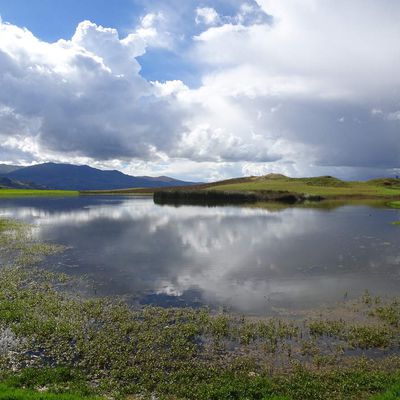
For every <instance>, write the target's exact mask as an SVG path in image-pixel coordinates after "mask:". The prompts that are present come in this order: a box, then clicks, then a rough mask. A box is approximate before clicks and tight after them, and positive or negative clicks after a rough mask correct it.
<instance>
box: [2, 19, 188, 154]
mask: <svg viewBox="0 0 400 400" xmlns="http://www.w3.org/2000/svg"><path fill="white" fill-rule="evenodd" d="M147 24H148V23H146V26H147ZM142 29H144V28H143V27H141V28H140V29H139V31H137V32H134V33H132V34H130V35H128V36H127V37H125V38H124V39H120V38H119V35H118V32H117V31H116V30H115V29H110V28H103V27H101V26H98V25H96V24H94V23H92V22H89V21H84V22H82V23H80V24H79V26H78V27H77V29H76V32H75V34H74V36H73V37H72V39H71V40H60V41H58V42H56V43H46V42H43V41H40V40H39V39H37V38H36V37H34V36H33V35H32V33H31V32H29V31H28V30H26V29H21V28H19V27H16V26H13V25H10V24H6V23H2V24H1V25H0V35H1V41H0V71H1V74H0V85H1V88H2V90H1V92H0V110H1V112H0V119H1V121H2V122H4V121H5V123H2V125H1V130H0V135H1V136H2V137H3V139H4V140H5V139H6V138H7V139H9V138H10V137H15V138H20V137H30V138H31V139H32V140H35V141H36V142H37V143H38V145H40V146H41V147H43V149H48V150H51V151H58V152H66V153H70V154H71V155H84V156H88V157H92V158H93V159H110V158H117V157H122V158H127V157H143V158H146V157H151V156H153V155H154V149H155V148H157V149H160V150H164V151H167V150H168V149H169V147H170V146H171V143H172V142H173V141H174V137H175V135H176V134H177V133H179V131H180V123H181V119H182V118H181V112H180V111H178V110H176V109H175V108H174V105H172V104H171V103H169V102H167V101H165V100H163V99H162V98H160V97H158V96H156V94H155V90H154V88H153V86H152V85H151V83H150V82H148V81H146V80H145V79H143V78H142V77H141V76H140V64H139V63H138V61H137V60H136V57H138V56H140V55H142V54H144V52H145V51H146V47H147V46H148V45H149V44H148V42H147V40H148V36H147V35H145V34H144V33H143V32H142ZM150 40H153V38H152V37H151V38H150ZM155 110H156V112H155ZM176 113H179V116H178V117H174V116H175V114H176Z"/></svg>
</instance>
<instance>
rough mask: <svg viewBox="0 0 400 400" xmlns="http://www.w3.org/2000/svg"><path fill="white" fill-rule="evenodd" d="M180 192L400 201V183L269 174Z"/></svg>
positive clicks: (144, 189)
mask: <svg viewBox="0 0 400 400" xmlns="http://www.w3.org/2000/svg"><path fill="white" fill-rule="evenodd" d="M162 190H164V189H162V188H158V189H151V188H143V189H129V190H124V191H114V192H110V193H115V194H119V193H122V192H123V193H131V194H135V193H148V194H150V193H154V192H158V191H162ZM176 190H190V191H192V190H207V191H215V190H218V191H219V190H221V191H225V192H241V191H243V192H291V193H297V194H304V195H306V196H320V197H323V198H326V199H355V200H356V199H360V200H362V199H364V200H365V199H382V200H385V199H391V200H400V179H394V178H382V179H374V180H369V181H344V180H341V179H338V178H335V177H333V176H318V177H310V178H289V177H287V176H285V175H279V174H269V175H264V176H249V177H242V178H233V179H227V180H223V181H219V182H210V183H203V184H198V185H191V186H186V187H184V186H181V187H177V188H176Z"/></svg>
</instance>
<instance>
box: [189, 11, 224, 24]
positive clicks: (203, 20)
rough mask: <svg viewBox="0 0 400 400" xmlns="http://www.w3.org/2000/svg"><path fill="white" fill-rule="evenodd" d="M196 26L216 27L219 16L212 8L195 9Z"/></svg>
mask: <svg viewBox="0 0 400 400" xmlns="http://www.w3.org/2000/svg"><path fill="white" fill-rule="evenodd" d="M195 21H196V24H204V25H217V24H218V23H219V22H220V17H219V14H218V13H217V12H216V11H215V9H214V8H212V7H198V8H196V18H195Z"/></svg>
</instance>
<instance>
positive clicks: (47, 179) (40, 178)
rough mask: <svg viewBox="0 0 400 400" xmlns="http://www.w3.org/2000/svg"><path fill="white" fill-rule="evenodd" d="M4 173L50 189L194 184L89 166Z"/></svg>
mask: <svg viewBox="0 0 400 400" xmlns="http://www.w3.org/2000/svg"><path fill="white" fill-rule="evenodd" d="M0 175H1V176H3V177H5V178H9V179H11V180H12V181H18V182H32V183H33V184H35V185H39V186H42V187H46V188H48V189H59V190H111V189H125V188H132V187H141V188H148V187H168V186H183V185H191V184H192V182H185V181H180V180H177V179H173V178H170V177H165V176H162V177H148V176H131V175H126V174H124V173H122V172H121V171H117V170H107V171H104V170H100V169H97V168H92V167H89V166H88V165H72V164H56V163H44V164H38V165H33V166H30V167H23V168H20V169H17V170H14V171H11V172H9V173H0Z"/></svg>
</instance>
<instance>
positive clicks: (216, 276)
mask: <svg viewBox="0 0 400 400" xmlns="http://www.w3.org/2000/svg"><path fill="white" fill-rule="evenodd" d="M0 215H2V216H7V217H13V218H17V219H20V220H23V221H26V222H29V223H33V224H34V226H35V228H34V232H35V235H37V237H38V238H39V239H40V240H44V241H50V242H54V243H59V244H63V245H66V246H67V250H66V251H65V252H63V253H62V254H58V255H57V256H53V257H52V258H50V259H47V260H46V263H45V265H46V267H47V268H51V269H55V270H57V271H63V272H67V273H70V274H74V275H87V276H88V277H89V279H90V282H91V290H92V291H95V292H96V293H97V294H100V295H122V296H126V297H127V298H128V299H130V301H132V302H136V303H141V304H156V305H162V306H185V305H189V306H202V305H207V306H210V307H212V308H220V307H224V308H226V309H227V310H230V311H233V312H240V313H249V314H270V313H274V312H276V311H277V310H279V309H288V310H291V309H299V308H308V307H317V306H320V305H323V304H330V303H333V302H336V301H340V300H343V299H344V298H352V297H357V296H359V295H360V294H362V293H363V292H364V291H365V290H369V291H370V292H371V293H373V294H376V295H385V294H386V295H400V240H399V239H400V228H399V227H398V226H394V225H392V224H391V222H393V221H395V220H398V219H400V211H398V210H391V209H375V208H370V207H366V206H365V207H364V206H345V207H341V208H338V209H335V210H330V211H328V210H322V209H304V208H288V209H285V210H282V211H267V210H264V209H254V208H242V207H214V208H207V207H197V206H182V207H178V208H175V207H171V206H158V205H155V204H154V203H153V201H152V199H149V198H133V197H131V198H127V197H78V198H15V199H2V200H0Z"/></svg>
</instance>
